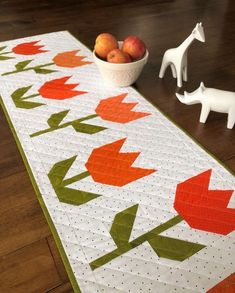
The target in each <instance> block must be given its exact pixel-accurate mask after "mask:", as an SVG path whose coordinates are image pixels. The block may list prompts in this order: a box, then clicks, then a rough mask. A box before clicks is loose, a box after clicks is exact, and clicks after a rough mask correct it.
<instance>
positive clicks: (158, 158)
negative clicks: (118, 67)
mask: <svg viewBox="0 0 235 293" xmlns="http://www.w3.org/2000/svg"><path fill="white" fill-rule="evenodd" d="M32 41H40V42H39V44H40V45H44V48H43V49H45V50H47V52H42V53H40V54H37V55H30V56H25V55H21V54H18V55H17V54H15V55H14V54H11V55H10V54H9V55H7V56H14V57H15V58H14V59H8V60H2V61H0V64H1V66H0V95H1V97H2V100H3V103H4V105H5V107H6V109H7V112H8V115H9V117H10V119H11V121H12V123H13V125H14V128H15V131H16V133H17V136H18V138H19V141H20V143H21V145H22V148H23V150H24V152H25V155H26V157H27V160H28V162H29V165H30V168H31V170H32V173H33V176H34V178H35V180H36V182H37V185H38V188H39V190H40V193H41V195H42V197H43V200H44V202H45V205H46V207H47V209H48V212H49V214H50V216H51V218H52V220H53V223H54V225H55V228H56V230H57V232H58V235H59V237H60V239H61V241H62V244H63V247H64V250H65V252H66V254H67V257H68V259H69V262H70V265H71V267H72V270H73V272H74V275H75V278H76V280H77V283H78V285H79V287H80V289H81V292H82V293H95V292H97V293H101V292H105V293H120V292H133V293H147V292H152V293H156V292H157V293H158V292H159V293H160V292H161V293H162V292H166V293H169V292H187V293H189V292H206V291H207V290H208V289H210V288H212V287H213V286H215V285H216V284H217V283H219V282H220V281H222V280H223V279H225V278H226V277H228V276H229V275H230V274H232V273H234V272H235V232H234V231H232V232H230V233H229V234H227V235H221V234H217V233H213V232H208V231H202V230H199V229H194V228H191V227H190V226H189V224H188V223H186V222H185V221H181V222H180V223H179V224H177V225H175V226H174V227H172V228H170V229H168V230H166V231H164V232H162V233H161V234H160V235H162V236H164V235H165V236H167V237H172V238H175V239H181V240H185V241H190V242H193V243H200V244H202V245H205V248H203V249H201V250H200V251H198V252H197V253H195V254H194V255H192V256H191V257H189V258H187V259H185V260H184V261H177V260H172V259H167V258H163V257H159V256H158V255H157V254H156V252H155V251H154V250H153V248H152V247H151V246H150V245H149V243H148V242H144V243H143V244H141V245H139V246H138V247H135V248H133V249H131V250H129V251H128V252H126V253H124V254H122V255H121V256H119V257H116V258H114V259H113V260H111V261H109V262H107V263H106V264H104V265H103V266H101V267H99V268H97V269H95V270H92V269H91V267H90V265H89V264H90V263H91V262H92V261H94V260H95V259H97V258H99V257H101V256H103V255H105V254H107V253H109V252H111V251H113V250H114V249H116V244H115V242H114V241H113V238H112V237H111V235H110V229H111V226H112V223H113V221H114V218H115V215H116V214H117V213H119V212H121V211H123V210H125V209H127V208H129V207H131V206H133V205H135V204H138V205H139V207H138V211H137V214H136V219H135V222H134V226H133V229H132V231H131V235H130V241H131V240H133V239H135V238H137V237H138V236H140V235H142V234H144V233H146V232H148V231H150V230H151V229H153V228H154V227H157V226H159V225H160V224H162V223H165V222H166V221H168V220H169V219H171V218H173V217H174V216H176V215H177V212H176V210H175V209H174V199H175V190H176V186H177V184H179V183H181V182H184V181H185V180H187V179H189V178H191V177H193V176H196V175H198V174H200V173H202V172H204V171H206V170H208V169H212V175H211V178H210V185H209V189H210V190H233V189H234V186H235V180H234V176H233V175H232V174H230V173H229V172H228V171H227V170H226V169H225V168H224V167H223V166H222V165H220V164H219V163H218V162H217V161H216V160H215V159H213V158H212V157H211V156H210V155H209V154H208V153H206V152H205V151H204V150H203V149H202V148H201V147H200V146H198V145H197V144H196V143H195V142H194V141H192V140H191V139H190V138H189V137H188V136H187V135H186V134H185V133H184V132H182V131H181V130H180V129H179V128H177V126H175V125H174V124H173V123H172V122H170V121H169V120H168V119H167V118H166V117H165V116H164V115H162V114H161V113H160V112H159V111H158V110H157V109H156V108H155V107H154V106H153V105H151V104H150V103H149V102H148V101H147V100H146V99H145V98H144V97H142V96H141V94H140V93H138V92H137V91H136V90H135V89H133V88H132V87H126V88H114V87H112V86H109V85H107V84H105V83H104V81H103V79H102V77H101V76H100V74H99V71H98V69H97V67H96V65H95V64H94V63H92V64H87V65H84V66H79V67H74V68H66V67H58V66H56V65H50V66H49V67H48V68H50V69H54V70H57V71H55V72H51V73H48V74H39V73H36V72H34V71H33V70H28V71H22V72H18V73H15V74H10V75H2V74H4V73H6V72H11V71H13V70H15V64H16V63H17V62H20V61H24V60H33V61H32V62H31V63H30V64H29V65H30V66H37V65H40V64H46V63H50V62H52V59H53V57H54V56H55V55H56V54H58V53H61V52H66V51H72V50H80V51H79V54H80V55H83V56H86V58H85V60H86V61H90V62H92V61H93V60H92V54H91V52H90V50H89V49H87V48H86V47H85V46H84V45H83V44H81V43H80V42H79V41H78V40H77V39H75V38H74V37H73V36H71V34H69V33H68V32H66V31H62V32H56V33H50V34H44V35H40V36H33V37H28V38H23V39H18V40H13V41H7V42H3V43H1V46H7V50H8V51H9V50H10V49H11V48H13V47H15V46H16V45H17V44H20V43H25V42H32ZM1 46H0V47H1ZM29 65H28V66H29ZM146 66H147V65H146ZM66 76H71V77H70V79H69V80H68V81H67V83H73V84H79V85H78V86H77V87H76V90H78V91H79V90H80V91H85V92H87V93H86V94H81V95H77V96H74V97H72V98H68V99H64V100H56V99H46V98H43V97H42V96H40V95H38V96H35V97H33V98H32V99H31V101H34V102H39V103H43V104H45V105H42V106H39V107H36V108H32V109H27V108H26V109H24V108H18V107H16V105H15V103H14V101H13V99H12V97H11V94H12V93H13V92H14V91H16V90H17V89H19V88H23V87H28V86H30V85H32V87H31V88H30V89H29V90H28V92H27V95H31V94H35V93H38V89H39V88H40V87H41V86H42V85H43V84H45V82H47V81H50V80H52V79H59V78H62V77H66ZM123 93H127V96H126V97H125V100H124V101H125V102H126V103H127V102H133V103H138V104H137V105H136V106H135V107H134V108H133V110H132V111H136V112H145V113H150V115H148V116H145V117H142V118H140V119H136V120H133V121H130V122H128V123H114V122H112V121H107V120H103V119H101V118H100V117H99V116H97V117H95V118H93V119H91V120H87V121H85V122H86V123H88V124H92V125H98V126H103V127H105V128H106V129H105V130H103V131H100V132H98V133H95V134H92V135H90V134H87V133H82V132H76V131H75V130H74V129H73V127H71V126H68V127H64V128H61V129H57V130H55V131H51V132H48V133H45V134H42V135H38V136H35V137H30V135H31V134H32V133H35V132H38V131H40V130H43V129H47V128H48V124H47V120H48V118H49V117H50V116H51V115H52V114H54V113H58V112H61V111H65V110H69V112H68V114H67V116H66V117H65V118H64V120H63V122H66V121H72V120H75V119H78V118H80V117H84V116H87V115H92V114H95V109H96V107H97V105H98V104H99V101H100V100H102V99H106V98H109V97H113V96H117V95H120V94H123ZM123 138H126V140H125V143H124V144H123V146H122V148H121V152H123V153H132V152H140V154H139V156H138V157H137V159H136V160H135V161H134V163H133V167H138V168H143V169H154V170H156V171H155V172H153V173H151V174H149V175H147V176H143V177H142V178H140V179H137V180H134V181H132V182H130V183H128V184H126V185H124V186H122V187H119V186H112V185H108V184H102V183H99V182H95V181H94V180H93V179H92V177H91V176H88V177H86V178H84V179H82V180H80V181H77V182H75V183H72V184H71V185H69V187H71V188H73V189H76V190H77V189H78V190H82V191H86V192H92V193H95V194H99V195H101V196H99V197H97V198H95V199H93V200H90V201H88V202H86V203H84V204H81V205H72V204H68V203H64V202H61V201H60V200H59V199H58V196H57V194H56V192H55V190H54V188H53V186H52V184H51V182H50V180H49V178H48V173H49V172H50V170H51V169H52V167H53V166H54V165H55V164H56V163H58V162H60V161H63V160H66V159H69V158H71V157H73V156H77V157H76V159H75V161H74V162H73V164H72V166H71V168H70V169H69V171H68V173H67V174H66V177H65V179H66V178H71V177H73V176H75V175H76V174H79V173H82V172H84V171H86V170H87V169H86V167H85V164H86V162H87V160H88V158H89V156H90V154H91V153H92V151H93V150H94V149H96V148H99V147H101V146H103V145H106V144H110V143H112V142H115V141H118V140H120V139H123ZM228 208H233V209H234V208H235V194H234V193H233V195H232V196H231V199H230V201H229V203H228Z"/></svg>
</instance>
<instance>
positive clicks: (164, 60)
mask: <svg viewBox="0 0 235 293" xmlns="http://www.w3.org/2000/svg"><path fill="white" fill-rule="evenodd" d="M168 66H169V61H168V60H167V59H166V56H165V55H164V56H163V59H162V65H161V69H160V72H159V77H160V78H163V76H164V74H165V71H166V69H167V67H168Z"/></svg>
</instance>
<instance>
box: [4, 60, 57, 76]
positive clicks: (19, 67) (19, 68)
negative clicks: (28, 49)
mask: <svg viewBox="0 0 235 293" xmlns="http://www.w3.org/2000/svg"><path fill="white" fill-rule="evenodd" d="M32 61H33V60H26V61H21V62H18V63H17V64H16V65H15V68H16V70H13V71H9V72H5V73H3V74H2V76H4V75H10V74H15V73H18V72H23V71H29V70H33V71H34V72H35V73H39V74H48V73H52V72H55V71H57V70H52V69H47V68H45V67H48V66H51V65H54V62H50V63H46V64H42V65H36V66H32V67H27V65H29V63H31V62H32Z"/></svg>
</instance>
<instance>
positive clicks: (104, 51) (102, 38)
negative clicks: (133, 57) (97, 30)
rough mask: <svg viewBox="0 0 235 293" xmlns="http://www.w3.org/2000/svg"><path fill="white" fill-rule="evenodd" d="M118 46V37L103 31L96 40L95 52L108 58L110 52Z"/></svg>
mask: <svg viewBox="0 0 235 293" xmlns="http://www.w3.org/2000/svg"><path fill="white" fill-rule="evenodd" d="M117 48H118V42H117V40H116V38H115V37H114V36H113V35H112V34H109V33H102V34H99V35H98V37H97V38H96V40H95V48H94V50H95V53H96V54H97V55H98V56H99V57H101V58H103V59H106V58H107V55H108V53H109V52H110V51H111V50H113V49H117Z"/></svg>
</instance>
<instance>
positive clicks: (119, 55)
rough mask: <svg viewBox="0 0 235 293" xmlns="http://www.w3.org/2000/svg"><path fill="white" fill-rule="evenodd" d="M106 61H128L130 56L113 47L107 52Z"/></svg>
mask: <svg viewBox="0 0 235 293" xmlns="http://www.w3.org/2000/svg"><path fill="white" fill-rule="evenodd" d="M107 61H108V62H111V63H128V62H131V58H130V56H129V55H128V54H127V53H125V52H123V51H121V50H120V49H113V50H112V51H110V52H109V53H108V56H107Z"/></svg>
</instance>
